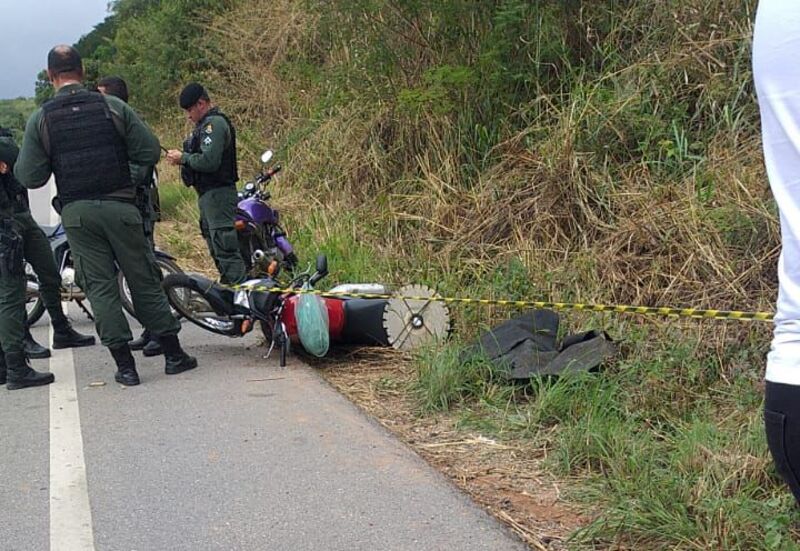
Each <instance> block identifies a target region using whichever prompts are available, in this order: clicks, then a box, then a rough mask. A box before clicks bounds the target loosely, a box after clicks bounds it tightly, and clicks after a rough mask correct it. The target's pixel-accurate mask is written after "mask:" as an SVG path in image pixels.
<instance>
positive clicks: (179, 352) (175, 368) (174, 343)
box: [158, 335, 197, 375]
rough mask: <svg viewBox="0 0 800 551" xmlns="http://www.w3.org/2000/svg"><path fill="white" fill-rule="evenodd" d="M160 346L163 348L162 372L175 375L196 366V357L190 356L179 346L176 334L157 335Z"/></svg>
mask: <svg viewBox="0 0 800 551" xmlns="http://www.w3.org/2000/svg"><path fill="white" fill-rule="evenodd" d="M158 341H159V342H160V343H161V348H163V349H164V358H165V359H166V361H165V362H164V373H166V374H167V375H177V374H178V373H183V372H184V371H188V370H190V369H194V368H195V367H197V359H196V358H194V357H192V356H190V355H189V354H187V353H186V352H184V351H183V348H181V343H180V341H179V340H178V335H161V336H159V337H158Z"/></svg>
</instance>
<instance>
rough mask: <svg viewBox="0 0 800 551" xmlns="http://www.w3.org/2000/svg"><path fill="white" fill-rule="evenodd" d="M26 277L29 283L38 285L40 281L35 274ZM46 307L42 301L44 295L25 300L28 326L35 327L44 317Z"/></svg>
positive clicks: (28, 274)
mask: <svg viewBox="0 0 800 551" xmlns="http://www.w3.org/2000/svg"><path fill="white" fill-rule="evenodd" d="M25 277H27V278H28V281H33V282H36V283H38V282H39V280H38V278H37V277H36V275H35V274H33V273H32V272H31V273H27V274H26V275H25ZM44 312H45V307H44V301H43V300H42V295H40V294H38V293H37V295H36V296H35V297H30V298H26V300H25V316H26V320H27V323H28V326H31V325H33V324H34V323H36V322H37V321H39V320H40V319H41V318H42V316H43V315H44Z"/></svg>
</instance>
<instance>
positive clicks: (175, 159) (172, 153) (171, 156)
mask: <svg viewBox="0 0 800 551" xmlns="http://www.w3.org/2000/svg"><path fill="white" fill-rule="evenodd" d="M181 157H183V152H181V151H180V150H178V149H170V150H169V151H167V162H168V163H169V164H171V165H179V164H181Z"/></svg>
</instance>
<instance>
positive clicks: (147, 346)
mask: <svg viewBox="0 0 800 551" xmlns="http://www.w3.org/2000/svg"><path fill="white" fill-rule="evenodd" d="M97 90H98V91H99V92H100V93H101V94H103V95H104V96H105V95H111V96H115V97H118V98H119V99H121V100H122V101H124V102H125V103H128V84H127V83H126V82H125V80H124V79H123V78H121V77H118V76H108V77H103V78H101V79H100V80H99V81H98V82H97ZM129 165H130V169H131V179H132V180H133V183H134V184H135V185H136V186H137V189H138V190H139V193H140V194H141V205H140V207H141V208H140V210H141V213H142V220H143V222H144V235H145V237H146V238H147V240H148V241H149V242H150V247H151V248H152V249H153V250H154V251H155V248H156V242H155V230H156V222H157V221H158V220H160V216H159V208H158V189H157V188H156V182H155V167H154V166H144V165H140V164H137V163H129ZM129 346H130V349H131V350H141V351H142V353H143V354H144V355H145V356H158V355H160V354H161V353H162V350H161V345H160V344H159V343H158V339H157V338H156V337H155V335H153V334H152V333H150V331H148V330H147V328H145V329H144V331H142V334H141V336H140V337H139V338H137V339H135V340H132V341H131V342H130V343H129Z"/></svg>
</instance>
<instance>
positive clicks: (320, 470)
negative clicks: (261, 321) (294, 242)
mask: <svg viewBox="0 0 800 551" xmlns="http://www.w3.org/2000/svg"><path fill="white" fill-rule="evenodd" d="M70 315H71V317H72V318H73V319H74V320H75V322H76V326H77V327H78V328H79V329H80V330H81V331H84V332H85V331H92V330H93V328H92V326H91V323H90V322H89V321H88V320H87V319H86V318H85V316H83V315H82V314H81V313H80V312H73V311H70ZM46 319H47V318H46V317H45V318H44V321H40V322H39V323H38V324H37V325H36V326H35V327H34V334H35V336H36V337H37V339H39V340H40V341H43V342H47V340H48V328H47V325H46ZM181 336H182V339H183V342H184V345H185V348H186V349H187V350H189V351H191V353H193V354H195V355H196V356H197V357H198V359H199V361H200V367H199V368H198V369H196V370H194V371H192V372H187V373H183V374H180V375H176V376H167V375H165V374H164V372H163V359H162V358H143V357H142V356H141V355H139V354H137V361H138V365H139V370H140V374H141V377H142V382H143V384H142V385H141V386H139V387H134V388H125V387H122V386H120V385H118V384H116V383H115V382H114V379H113V371H114V368H113V366H112V362H111V357H110V355H109V354H108V352H107V351H106V350H105V349H104V348H102V347H100V346H99V345H98V346H94V347H91V348H83V349H77V350H74V351H55V354H54V357H53V358H52V359H51V360H49V361H47V360H38V361H35V364H34V365H35V367H39V368H48V367H49V368H50V369H51V370H52V371H53V372H54V373H56V377H57V380H56V383H55V385H51V386H50V387H45V388H38V389H26V390H21V391H14V392H10V391H7V390H5V389H4V388H2V387H0V481H2V484H0V510H1V511H2V514H3V522H0V549H2V550H6V551H8V550H20V551H22V550H24V551H35V550H40V549H42V550H45V549H48V548H49V549H53V550H56V549H64V550H68V551H80V550H84V549H89V550H93V549H96V550H128V551H133V550H136V551H149V550H167V549H169V550H193V551H197V550H207V549H208V550H210V549H220V550H223V549H224V550H232V549H242V550H245V549H247V550H249V549H253V550H256V549H258V550H264V549H267V550H272V549H286V550H304V549H342V550H344V549H347V550H351V549H364V550H373V549H393V550H394V549H398V550H401V549H408V550H412V549H413V550H425V549H442V550H444V549H447V550H451V549H459V550H462V549H468V550H471V549H487V550H488V549H491V550H496V549H526V548H527V547H526V546H525V545H524V544H522V543H521V542H520V541H519V540H518V539H517V538H516V536H514V535H513V534H511V533H510V532H509V531H508V530H507V529H506V528H505V527H503V526H501V525H500V524H499V523H497V522H496V521H495V520H494V519H493V518H492V517H490V516H489V515H488V514H487V513H485V512H484V511H483V510H481V509H480V508H479V507H477V506H476V505H474V504H473V503H472V502H471V501H470V500H469V498H467V497H466V496H465V495H464V494H462V493H461V492H460V491H459V490H457V489H456V488H455V487H454V486H452V485H451V484H450V483H449V481H448V480H446V479H445V478H444V477H443V476H442V475H440V473H438V472H436V471H435V470H433V469H432V468H431V467H430V466H429V465H427V464H426V463H425V462H424V461H422V460H421V459H420V458H419V457H418V456H417V455H416V454H415V453H414V452H413V451H412V450H410V449H408V448H407V447H405V446H404V445H403V444H401V443H400V442H398V441H397V440H395V439H394V438H393V437H392V436H391V435H390V434H389V433H387V432H386V431H385V430H384V429H383V428H382V427H380V426H378V425H377V424H375V423H374V422H373V421H371V420H370V419H368V418H367V417H365V416H364V415H363V414H362V413H361V412H360V411H359V410H358V409H356V408H355V407H354V406H353V405H352V404H351V403H350V402H348V401H347V400H346V399H344V398H343V397H342V396H341V395H340V394H338V393H337V392H336V391H335V390H333V389H332V388H331V387H330V386H328V385H327V384H326V383H325V382H324V381H323V380H322V379H321V378H320V377H319V376H318V375H317V374H316V373H315V372H314V371H313V370H312V369H311V368H309V367H306V366H304V365H302V364H300V363H299V362H298V361H297V360H296V359H292V360H291V361H290V364H289V366H287V367H286V368H280V367H278V366H277V360H276V359H275V358H269V359H264V358H263V354H264V352H265V350H264V349H263V348H261V347H258V346H256V338H255V336H253V335H249V336H248V337H247V338H246V339H244V340H242V339H239V340H232V339H227V338H225V337H218V336H214V335H210V334H208V333H204V332H202V331H201V330H199V329H197V328H195V327H194V326H191V325H188V324H184V330H183V332H182V333H181ZM73 366H74V367H73ZM73 377H74V384H73V383H72V379H73Z"/></svg>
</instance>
